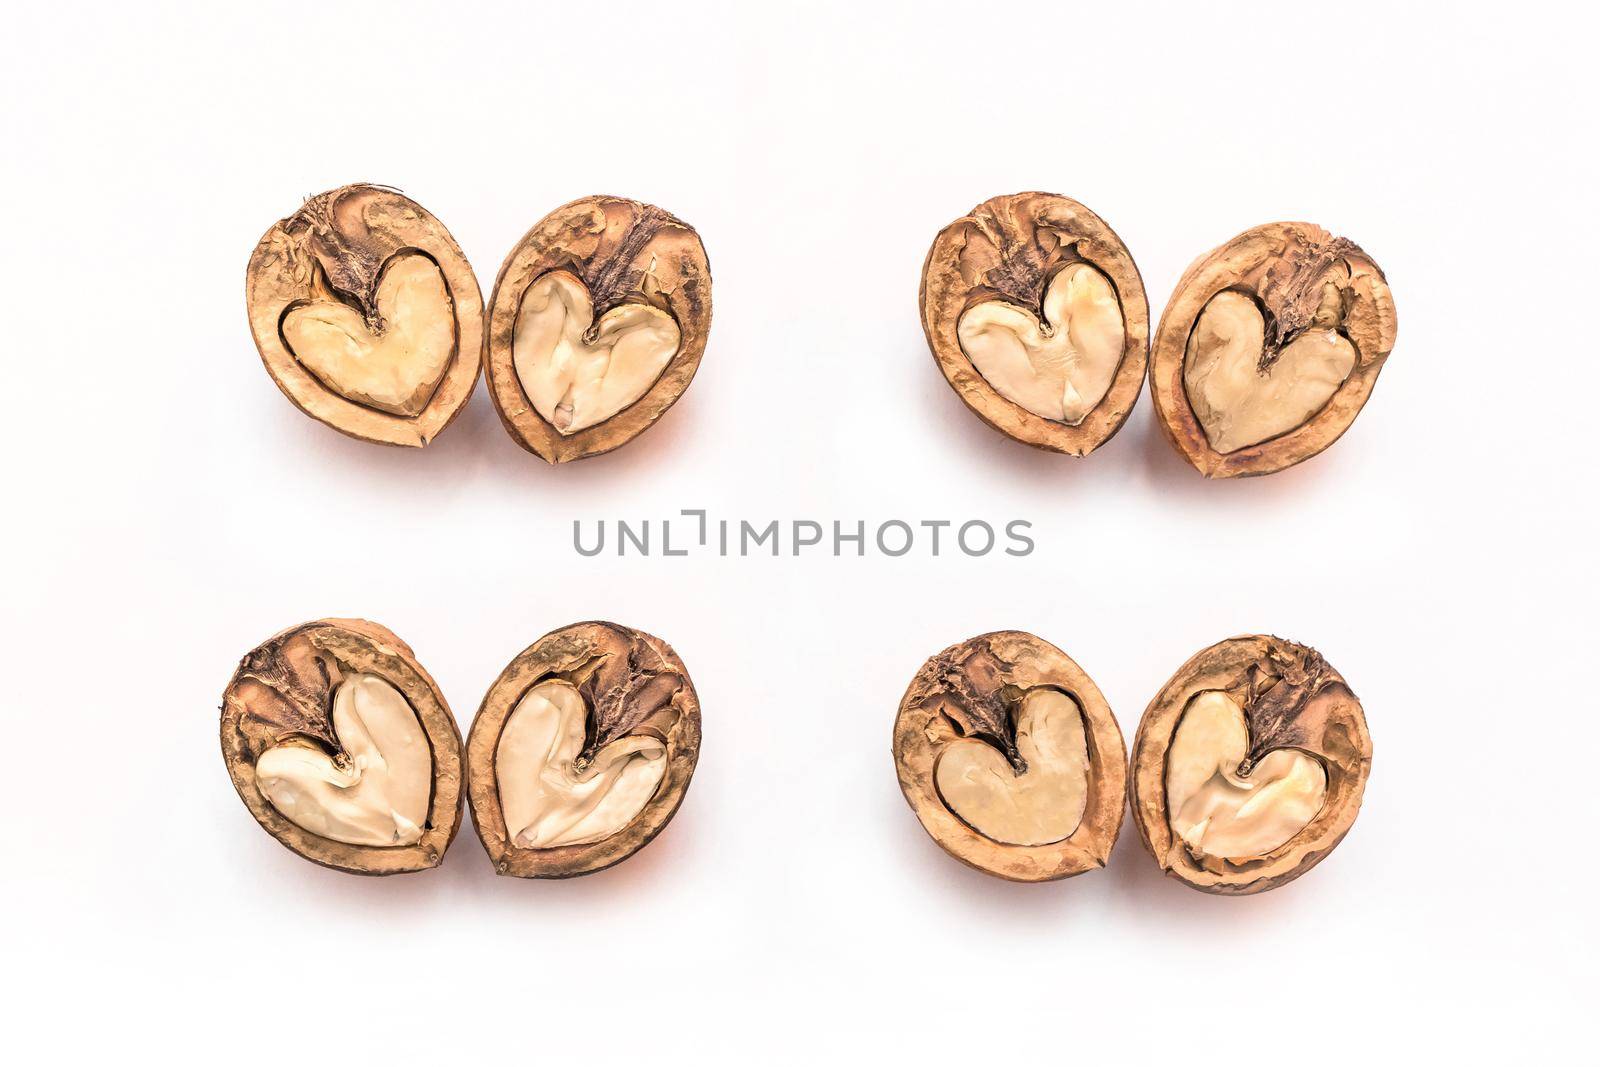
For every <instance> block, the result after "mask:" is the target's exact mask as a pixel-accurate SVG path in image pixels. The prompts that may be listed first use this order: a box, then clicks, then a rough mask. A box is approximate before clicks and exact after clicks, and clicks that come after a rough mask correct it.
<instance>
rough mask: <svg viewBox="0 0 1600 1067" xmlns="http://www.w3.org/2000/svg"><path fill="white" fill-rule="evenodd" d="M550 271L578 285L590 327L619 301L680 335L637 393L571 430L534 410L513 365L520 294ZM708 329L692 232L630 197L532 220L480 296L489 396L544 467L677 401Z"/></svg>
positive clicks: (619, 441) (707, 283)
mask: <svg viewBox="0 0 1600 1067" xmlns="http://www.w3.org/2000/svg"><path fill="white" fill-rule="evenodd" d="M553 271H566V272H570V273H571V274H573V275H575V276H576V278H577V280H578V281H579V282H580V283H581V284H582V285H583V286H584V287H586V288H587V290H588V296H589V299H590V301H591V302H592V304H591V306H592V312H593V316H594V320H595V322H596V323H598V322H599V320H600V319H601V317H602V316H604V315H605V314H606V313H607V312H610V311H613V310H614V309H616V308H618V307H621V306H623V305H625V304H643V305H646V306H649V307H653V308H656V309H659V310H660V311H663V312H665V313H666V314H667V315H669V316H671V318H672V320H673V321H674V322H676V324H677V328H678V333H679V341H678V346H677V349H676V351H675V352H674V353H673V355H672V357H671V359H670V360H669V361H668V362H667V364H666V366H665V368H664V369H663V370H662V371H661V372H660V375H659V377H657V378H656V379H655V381H654V383H653V384H652V385H651V386H650V387H649V389H648V390H647V391H646V392H644V394H643V395H642V396H640V397H639V398H638V399H637V400H634V401H633V402H632V403H630V404H629V405H628V406H627V407H625V408H623V409H622V410H620V411H617V412H616V413H615V414H612V415H610V416H609V417H608V418H606V419H605V420H604V421H603V422H600V423H598V424H596V425H592V426H588V427H586V428H584V429H581V430H578V431H576V432H573V433H570V434H564V433H562V431H561V430H558V429H557V428H556V426H555V425H553V424H552V423H551V422H550V421H548V420H547V419H546V418H545V417H544V416H543V415H541V414H540V413H539V411H538V410H537V409H536V408H535V406H534V402H533V401H532V400H531V399H530V398H529V396H528V394H527V392H526V391H525V389H524V388H523V385H522V382H521V381H520V380H519V378H518V375H517V369H516V366H515V362H514V358H515V352H514V342H515V339H516V334H517V320H518V315H519V313H520V312H521V309H522V305H523V300H524V296H525V294H526V293H527V292H528V290H529V288H530V287H531V286H533V285H534V283H535V282H537V281H538V280H539V279H540V278H541V277H542V276H544V275H546V274H548V273H550V272H553ZM710 329H711V267H710V264H709V263H708V262H707V261H706V252H705V247H704V246H703V245H702V244H701V243H700V236H699V234H697V233H696V232H695V230H694V227H692V226H690V225H689V224H687V223H685V222H683V221H682V220H680V219H678V218H676V217H674V216H673V215H671V214H669V213H668V212H666V211H663V210H662V209H661V208H658V207H655V206H653V205H650V204H642V203H640V202H638V201H636V200H625V199H622V198H620V197H614V196H588V197H584V198H583V199H581V200H575V201H573V202H572V203H570V204H567V205H565V206H563V207H559V208H557V209H556V210H554V211H552V212H551V213H550V214H548V215H546V216H545V217H544V218H542V219H540V220H539V221H538V222H537V223H535V224H534V226H533V228H532V229H530V230H529V231H528V232H527V233H526V234H525V235H524V236H523V238H522V240H521V241H519V242H518V243H517V245H516V247H515V248H513V249H512V250H511V252H510V254H508V255H507V256H506V260H505V263H504V264H502V265H501V267H500V275H499V277H498V278H497V279H496V280H495V285H494V292H493V295H492V296H491V297H490V300H489V334H488V347H487V352H486V356H485V363H484V373H485V375H486V376H487V377H488V380H489V395H490V396H491V397H492V398H493V399H494V406H495V409H496V410H497V411H498V412H499V413H500V421H501V422H502V423H503V424H504V425H505V428H506V432H507V433H509V434H510V435H511V436H512V438H513V439H514V440H515V441H516V442H517V443H518V444H519V445H521V446H522V447H523V448H525V449H527V450H528V451H530V452H533V453H534V454H536V455H538V456H540V457H541V458H543V459H544V460H546V461H547V462H550V463H564V462H566V461H568V460H574V459H583V458H585V457H587V456H597V455H600V454H601V453H604V452H609V451H611V450H612V449H614V448H619V447H621V446H622V445H625V444H627V443H628V442H629V441H631V440H633V439H634V438H635V437H637V436H639V434H641V433H643V432H644V431H645V430H647V429H649V428H650V426H651V425H653V424H654V423H655V421H656V420H657V419H659V418H660V417H661V416H662V415H663V414H665V413H666V411H667V409H668V408H670V407H671V406H672V405H673V404H675V403H676V402H677V400H678V398H679V397H680V396H682V395H683V393H684V391H685V390H686V389H688V388H689V382H690V381H691V380H692V379H693V378H694V374H695V371H696V370H697V369H698V368H699V366H700V357H701V356H702V355H703V354H704V352H705V347H706V338H707V335H708V334H709V332H710Z"/></svg>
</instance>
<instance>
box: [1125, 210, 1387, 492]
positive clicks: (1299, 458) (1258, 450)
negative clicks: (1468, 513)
mask: <svg viewBox="0 0 1600 1067" xmlns="http://www.w3.org/2000/svg"><path fill="white" fill-rule="evenodd" d="M1325 281H1333V282H1335V283H1337V284H1338V285H1339V287H1340V290H1341V292H1342V294H1343V298H1344V311H1343V321H1342V323H1341V326H1340V330H1339V332H1340V333H1342V334H1343V335H1344V336H1345V337H1346V338H1347V339H1348V340H1349V341H1350V343H1351V345H1352V346H1354V348H1355V350H1356V362H1355V366H1354V367H1353V368H1352V369H1351V371H1350V376H1349V377H1348V378H1346V379H1345V381H1344V384H1343V385H1341V386H1340V387H1339V388H1338V389H1337V390H1336V391H1335V392H1334V394H1333V396H1332V397H1331V398H1329V400H1328V403H1327V404H1326V405H1325V406H1324V407H1323V408H1322V409H1321V410H1320V411H1318V412H1317V413H1316V414H1315V415H1313V416H1311V418H1310V419H1308V420H1307V421H1305V422H1304V423H1301V424H1300V425H1299V426H1297V427H1296V428H1295V429H1293V430H1290V431H1289V432H1287V433H1283V434H1279V435H1278V436H1277V437H1272V438H1268V439H1267V440H1265V441H1262V442H1260V443H1259V444H1254V445H1249V446H1246V447H1245V448H1241V449H1238V450H1237V451H1234V452H1228V453H1222V452H1218V451H1216V450H1215V449H1213V448H1212V447H1211V443H1210V441H1209V440H1208V439H1207V438H1206V432H1205V428H1204V427H1203V426H1201V425H1200V421H1199V419H1198V418H1196V416H1195V413H1194V409H1193V407H1192V406H1191V405H1190V403H1189V394H1188V390H1187V388H1186V387H1185V385H1184V381H1183V371H1184V362H1185V359H1186V356H1187V354H1188V348H1189V335H1190V333H1191V332H1193V330H1194V325H1195V321H1196V320H1197V319H1198V318H1199V317H1200V313H1201V312H1202V311H1204V310H1205V307H1206V305H1207V304H1208V303H1210V302H1211V298H1212V297H1214V296H1216V295H1217V294H1218V293H1220V292H1223V291H1225V290H1233V291H1235V292H1239V293H1243V294H1245V295H1246V296H1249V297H1251V298H1252V299H1254V300H1255V301H1256V304H1257V306H1258V307H1260V308H1261V309H1262V312H1263V317H1264V318H1265V319H1266V322H1267V337H1268V340H1269V343H1272V342H1276V343H1277V344H1278V345H1279V346H1280V347H1281V346H1282V345H1286V344H1288V343H1289V342H1290V341H1291V340H1293V338H1294V337H1295V336H1297V335H1298V334H1299V333H1300V332H1301V331H1302V330H1303V329H1304V327H1305V326H1306V324H1307V323H1309V322H1310V319H1311V315H1312V313H1313V312H1314V311H1315V310H1316V304H1317V301H1318V299H1320V296H1321V291H1322V284H1323V283H1324V282H1325ZM1395 332H1396V319H1395V310H1394V298H1393V296H1392V295H1391V294H1390V292H1389V285H1388V282H1387V281H1386V280H1385V279H1384V276H1383V271H1381V270H1380V269H1378V265H1377V264H1376V263H1374V262H1373V261H1372V258H1371V257H1370V256H1368V255H1367V254H1366V253H1365V252H1363V251H1362V250H1361V249H1360V248H1359V247H1357V246H1356V245H1355V244H1353V243H1352V242H1350V241H1348V240H1345V239H1344V238H1342V237H1334V236H1333V235H1332V234H1330V233H1328V231H1326V230H1324V229H1323V228H1322V227H1320V226H1316V225H1313V224H1312V223H1309V222H1274V223H1268V224H1267V225H1265V226H1257V227H1256V228H1255V229H1252V230H1246V231H1245V232H1244V233H1242V234H1240V235H1239V236H1238V237H1235V238H1234V239H1233V240H1231V241H1229V242H1228V243H1227V244H1225V245H1223V246H1221V247H1220V248H1216V249H1213V250H1212V251H1211V252H1209V253H1207V254H1206V255H1204V256H1202V257H1200V259H1198V260H1196V261H1195V262H1194V263H1193V264H1191V265H1190V266H1189V269H1188V270H1187V271H1185V272H1184V274H1183V277H1182V278H1180V279H1179V280H1178V287H1177V289H1175V290H1174V291H1173V294H1172V299H1171V300H1169V301H1168V302H1167V307H1166V310H1165V311H1163V312H1162V313H1161V324H1160V326H1158V327H1157V329H1156V338H1155V344H1154V346H1153V348H1152V349H1151V353H1150V396H1151V399H1152V400H1153V401H1154V403H1155V407H1156V421H1157V422H1158V423H1160V425H1161V428H1162V432H1163V433H1165V434H1166V437H1167V440H1168V441H1170V442H1172V447H1173V448H1175V449H1177V450H1178V453H1179V454H1180V455H1181V456H1183V458H1184V459H1186V460H1188V461H1189V463H1190V464H1191V465H1193V467H1194V468H1195V469H1196V470H1198V471H1199V472H1200V473H1201V474H1204V475H1205V476H1206V477H1207V478H1238V477H1249V476H1252V475H1259V474H1271V473H1273V472H1274V471H1281V470H1283V469H1285V468H1286V467H1292V466H1294V465H1295V464H1297V463H1301V462H1303V461H1305V460H1307V459H1310V458H1311V457H1312V456H1315V455H1316V454H1317V453H1319V452H1321V451H1322V450H1323V449H1325V448H1327V447H1328V446H1329V445H1331V444H1333V443H1334V442H1335V441H1337V440H1338V439H1339V438H1340V437H1341V436H1343V434H1344V432H1345V431H1346V430H1348V429H1349V428H1350V425H1351V423H1353V422H1355V418H1356V415H1358V414H1359V413H1360V412H1361V408H1362V406H1363V405H1365V404H1366V402H1367V397H1369V396H1371V395H1372V387H1373V386H1374V385H1375V384H1377V381H1378V372H1379V371H1381V370H1382V369H1383V364H1384V361H1385V360H1387V359H1388V358H1389V352H1390V351H1391V350H1392V349H1393V348H1394V341H1395Z"/></svg>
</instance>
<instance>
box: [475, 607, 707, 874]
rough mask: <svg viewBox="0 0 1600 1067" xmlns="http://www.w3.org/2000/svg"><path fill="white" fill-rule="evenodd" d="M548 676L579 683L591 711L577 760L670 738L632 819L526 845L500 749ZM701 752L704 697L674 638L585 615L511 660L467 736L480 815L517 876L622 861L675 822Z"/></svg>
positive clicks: (499, 863) (501, 862)
mask: <svg viewBox="0 0 1600 1067" xmlns="http://www.w3.org/2000/svg"><path fill="white" fill-rule="evenodd" d="M550 681H560V682H565V683H569V684H571V685H572V686H573V687H575V688H576V689H577V691H578V692H579V693H580V694H581V695H582V697H583V701H584V707H585V712H586V725H585V734H584V736H585V744H584V748H583V752H582V753H581V754H580V756H579V758H578V760H577V761H576V763H577V765H578V766H579V767H583V766H587V765H588V763H589V760H590V759H591V758H594V757H598V756H600V755H601V754H602V753H603V752H604V750H605V749H606V747H607V746H610V745H613V744H616V743H619V742H626V741H627V740H628V739H630V738H641V737H643V738H653V739H655V740H657V741H659V742H660V744H661V745H662V746H664V756H663V758H664V760H665V765H664V770H663V772H662V775H661V778H660V782H659V785H657V786H656V787H655V791H654V793H653V794H652V795H651V796H650V798H649V800H648V801H647V802H645V804H644V805H643V807H642V808H641V809H640V810H639V811H638V813H637V814H636V815H634V816H633V817H632V819H631V821H629V822H628V823H627V824H626V825H625V826H623V827H622V828H621V829H619V830H617V831H616V832H614V833H611V834H610V835H609V836H606V837H605V838H603V839H602V840H598V841H593V842H589V843H584V844H574V845H564V846H558V847H548V848H524V847H519V846H518V845H517V843H516V841H515V837H516V831H515V830H508V828H507V826H506V815H505V812H504V809H503V801H502V793H501V789H502V783H501V778H500V767H499V752H500V744H501V739H502V736H503V734H504V732H505V730H506V727H507V723H508V720H510V718H511V716H512V714H513V713H514V712H515V711H516V710H517V709H518V707H519V706H520V704H521V702H522V701H523V699H524V697H526V696H527V695H528V694H529V693H530V691H532V690H533V689H534V688H535V687H536V686H540V685H541V684H543V683H547V682H550ZM699 757H700V701H699V698H698V697H697V696H696V695H695V690H694V684H693V683H692V682H691V681H690V680H689V672H688V669H687V668H685V667H684V665H683V661H682V660H680V659H679V658H678V656H677V653H675V652H673V650H672V648H671V647H670V646H668V645H667V643H666V642H664V641H662V640H660V639H659V638H656V637H652V636H651V635H649V634H646V633H643V632H641V631H638V630H634V629H631V628H629V627H626V626H621V625H618V624H616V623H609V622H580V623H574V624H573V625H571V626H565V627H562V628H561V629H559V630H555V631H553V632H551V633H548V634H545V635H544V636H543V637H541V638H539V640H537V641H535V642H534V643H533V644H532V645H530V646H529V647H528V648H526V649H524V650H523V651H522V653H521V654H520V655H518V656H517V657H516V658H515V659H513V660H512V661H511V663H510V664H508V665H507V666H506V669H505V670H504V671H502V672H501V674H500V677H499V678H497V679H496V680H495V682H494V684H493V685H492V686H491V687H490V688H489V692H488V693H487V694H486V695H485V696H484V698H483V704H482V706H481V707H480V708H479V709H478V714H477V717H476V718H475V719H474V720H473V722H472V729H471V731H470V732H469V734H468V739H467V765H468V768H469V776H468V781H469V785H468V793H469V796H470V803H471V810H472V821H473V825H474V826H475V827H477V831H478V836H479V837H480V838H481V839H482V840H483V847H484V850H485V851H487V852H488V853H489V859H490V860H491V861H493V863H494V865H495V870H496V871H498V872H499V873H500V874H509V875H515V876H516V877H519V878H570V877H572V876H574V875H580V874H589V873H592V872H594V871H599V870H604V869H605V868H607V867H610V866H612V865H614V864H617V863H621V862H622V861H623V860H625V859H627V858H628V857H629V856H631V855H633V854H634V853H635V852H637V851H639V850H640V849H641V848H643V847H644V846H645V845H647V844H649V843H650V842H651V841H652V840H653V839H654V838H655V836H656V835H657V834H659V833H660V832H661V830H662V829H663V828H664V827H665V826H666V825H667V823H668V822H669V821H671V819H672V816H673V815H674V814H675V813H676V812H677V810H678V806H679V805H680V804H682V803H683V797H684V794H685V793H686V792H687V791H688V788H689V781H690V779H691V778H692V777H693V775H694V769H695V764H696V762H697V761H698V759H699Z"/></svg>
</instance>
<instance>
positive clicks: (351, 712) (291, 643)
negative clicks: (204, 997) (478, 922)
mask: <svg viewBox="0 0 1600 1067" xmlns="http://www.w3.org/2000/svg"><path fill="white" fill-rule="evenodd" d="M222 755H223V760H224V762H225V763H226V764H227V767H228V774H229V776H230V777H231V778H232V779H233V785H234V788H235V789H236V790H237V791H238V793H239V797H240V799H242V800H243V801H244V803H245V806H246V807H247V808H249V809H250V813H251V814H252V815H254V816H255V817H256V821H257V822H259V823H260V824H261V826H262V827H263V828H264V829H265V830H266V831H267V832H268V833H270V834H272V836H273V837H276V838H277V839H278V840H279V841H280V842H282V843H283V844H284V845H286V846H287V847H288V848H290V849H292V850H293V851H295V852H298V853H299V854H300V855H302V856H304V857H306V858H307V859H309V860H313V861H315V862H317V863H320V864H323V865H324V866H327V867H334V868H337V869H339V870H344V871H351V872H354V873H356V874H397V873H401V872H406V871H419V870H424V869H426V868H428V867H434V866H437V865H438V864H439V861H440V859H441V858H443V856H444V851H445V849H446V848H448V847H449V845H450V841H451V839H452V838H454V837H455V833H456V830H457V829H458V828H459V826H460V824H461V774H462V761H461V735H460V733H459V732H458V731H457V729H456V724H455V718H454V717H453V716H452V715H451V714H450V709H449V707H448V706H447V705H446V704H445V702H444V697H443V695H441V694H440V692H439V688H438V686H436V685H435V684H434V682H433V679H432V678H430V677H429V676H428V674H427V672H426V671H424V670H423V669H422V667H421V665H420V664H418V663H417V661H416V657H415V656H414V655H413V654H412V652H411V649H410V648H409V647H407V646H406V644H405V642H403V641H401V640H400V639H399V638H398V637H396V636H395V635H394V634H392V633H390V632H389V631H388V630H386V629H384V628H383V627H382V626H379V625H378V624H377V623H374V622H367V621H365V620H361V619H323V620H321V621H319V622H311V623H306V624H304V625H302V626H296V627H293V628H292V629H289V630H285V631H284V632H283V633H280V634H278V635H277V636H275V637H273V638H272V639H270V640H268V641H267V642H265V643H264V644H262V645H261V646H259V647H258V648H256V649H254V650H252V651H251V652H250V653H249V654H248V655H246V656H245V657H244V659H243V660H241V661H240V663H239V667H238V670H236V671H235V672H234V675H233V679H232V681H230V682H229V683H228V688H227V691H226V692H225V693H224V694H223V698H222Z"/></svg>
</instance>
